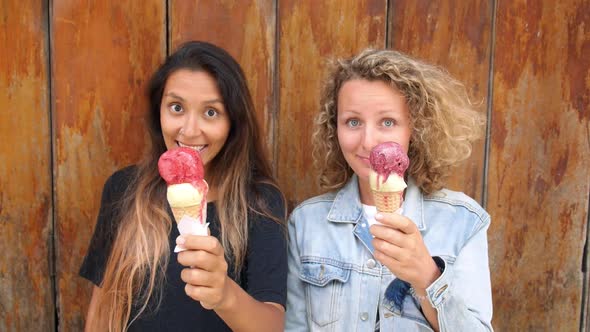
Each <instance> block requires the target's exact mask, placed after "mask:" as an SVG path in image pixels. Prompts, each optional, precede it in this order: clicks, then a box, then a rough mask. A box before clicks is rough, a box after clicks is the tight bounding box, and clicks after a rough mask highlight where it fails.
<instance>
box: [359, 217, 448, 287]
mask: <svg viewBox="0 0 590 332" xmlns="http://www.w3.org/2000/svg"><path fill="white" fill-rule="evenodd" d="M375 219H376V220H377V221H378V222H380V223H381V224H382V225H379V224H375V225H373V226H371V229H370V232H371V234H372V235H373V236H374V237H375V238H374V239H373V247H374V248H375V252H374V256H375V258H377V259H378V260H379V261H380V262H381V263H382V264H383V265H385V266H387V268H388V269H389V270H390V271H391V272H392V273H393V274H395V276H396V277H398V278H400V279H402V280H404V281H407V282H409V283H410V284H411V285H412V287H414V288H415V289H426V288H427V287H428V286H430V284H432V283H433V282H434V281H435V280H436V279H437V278H438V277H439V276H440V271H439V269H438V267H437V266H436V263H435V262H434V260H433V259H432V257H431V256H430V253H429V252H428V249H427V248H426V245H425V244H424V241H423V240H422V235H421V234H420V231H419V230H418V228H417V227H416V225H415V224H414V223H413V222H412V220H410V219H408V218H406V217H404V216H402V215H400V214H397V213H383V212H379V213H377V215H375Z"/></svg>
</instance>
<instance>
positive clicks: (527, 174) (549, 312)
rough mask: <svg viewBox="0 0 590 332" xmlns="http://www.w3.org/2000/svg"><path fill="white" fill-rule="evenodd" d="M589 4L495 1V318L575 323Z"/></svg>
mask: <svg viewBox="0 0 590 332" xmlns="http://www.w3.org/2000/svg"><path fill="white" fill-rule="evenodd" d="M588 22H590V3H589V2H588V1H586V0H567V1H559V2H555V1H550V0H543V1H502V2H499V3H498V7H497V18H496V38H495V40H496V44H495V52H494V53H495V54H494V68H495V71H494V86H493V91H494V94H493V96H494V97H493V113H492V127H491V145H490V158H489V183H488V191H489V195H488V209H489V211H490V213H491V215H492V217H493V222H492V226H491V228H490V233H489V234H490V247H491V271H492V280H493V281H494V304H495V308H494V313H495V326H496V327H497V329H498V330H500V331H577V330H578V329H579V328H580V317H581V315H580V307H581V301H582V299H581V294H582V273H581V263H582V250H583V247H584V241H585V239H586V233H585V232H586V231H587V230H586V222H587V218H588V199H589V197H588V193H589V189H590V188H589V186H590V184H589V183H588V179H589V178H590V168H589V167H588V165H589V164H590V135H589V132H588V128H589V125H590V123H589V119H590V94H589V93H588V91H589V90H590V57H589V56H588V55H589V54H590V26H589V25H588Z"/></svg>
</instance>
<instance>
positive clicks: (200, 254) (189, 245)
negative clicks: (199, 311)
mask: <svg viewBox="0 0 590 332" xmlns="http://www.w3.org/2000/svg"><path fill="white" fill-rule="evenodd" d="M176 243H177V244H179V245H182V246H183V247H184V248H186V249H187V250H185V251H182V252H180V253H178V262H179V263H180V264H181V265H183V266H186V268H185V269H183V270H182V272H181V275H180V277H181V279H182V281H184V282H186V286H185V292H186V294H187V295H188V296H190V297H191V298H193V299H194V300H195V301H199V302H200V303H201V305H202V306H203V308H205V309H223V308H224V307H228V306H229V305H230V302H231V296H230V294H231V292H230V291H228V289H229V277H228V276H227V267H228V265H227V262H226V261H225V256H224V250H223V247H222V246H221V243H219V240H217V238H215V237H213V236H199V235H181V236H179V237H178V238H177V239H176Z"/></svg>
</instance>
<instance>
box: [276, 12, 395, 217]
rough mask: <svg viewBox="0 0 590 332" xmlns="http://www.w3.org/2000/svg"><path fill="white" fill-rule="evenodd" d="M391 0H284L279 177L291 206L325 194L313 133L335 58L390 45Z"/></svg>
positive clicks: (280, 52) (280, 58) (282, 15)
mask: <svg viewBox="0 0 590 332" xmlns="http://www.w3.org/2000/svg"><path fill="white" fill-rule="evenodd" d="M386 8H387V1H386V0H362V1H361V0H341V1H340V0H339V1H336V0H330V1H314V0H297V1H295V0H284V1H280V3H279V17H280V22H279V26H280V27H279V30H280V32H279V33H280V35H279V39H280V49H279V77H280V84H279V85H280V92H279V93H280V98H279V99H280V112H279V121H278V139H277V144H276V145H277V147H276V148H277V150H278V156H277V158H278V177H279V183H280V185H281V187H282V189H283V190H284V191H285V194H286V196H287V198H288V199H289V201H290V204H291V207H293V205H294V204H295V203H298V202H301V201H302V200H303V199H305V198H308V197H310V196H313V195H316V194H318V193H319V188H318V183H317V182H318V181H317V178H316V176H315V175H316V173H315V172H314V171H313V168H312V156H311V150H312V146H311V134H312V129H313V119H314V117H315V115H316V113H317V111H318V110H319V107H320V106H319V95H320V89H321V86H322V81H323V73H325V70H324V69H325V68H326V64H327V60H328V59H329V58H342V57H349V56H351V55H353V54H356V53H358V52H360V51H361V50H362V49H364V48H366V47H369V46H373V47H384V46H385V32H386Z"/></svg>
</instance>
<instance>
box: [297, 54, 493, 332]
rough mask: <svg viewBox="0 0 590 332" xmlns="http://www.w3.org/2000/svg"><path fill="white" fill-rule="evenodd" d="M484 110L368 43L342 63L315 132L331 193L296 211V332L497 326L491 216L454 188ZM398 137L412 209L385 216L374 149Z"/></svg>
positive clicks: (420, 68) (429, 70)
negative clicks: (374, 181)
mask: <svg viewBox="0 0 590 332" xmlns="http://www.w3.org/2000/svg"><path fill="white" fill-rule="evenodd" d="M484 123H485V119H484V117H483V116H482V115H481V114H480V113H478V112H476V111H475V110H474V109H473V107H472V104H471V103H470V102H469V98H468V95H467V92H466V89H465V87H464V86H463V85H462V84H461V83H460V82H458V81H457V80H455V79H453V78H452V77H450V76H449V75H448V74H447V73H446V72H445V71H443V70H441V69H440V68H437V67H435V66H432V65H429V64H426V63H424V62H421V61H418V60H416V59H413V58H412V57H409V56H407V55H404V54H402V53H399V52H396V51H392V50H373V49H368V50H365V51H363V52H361V53H360V54H359V55H357V56H355V57H353V58H350V59H346V60H340V61H337V62H336V63H334V65H333V67H332V68H331V70H330V72H329V75H328V78H327V80H326V84H325V86H324V90H323V93H322V98H321V109H320V112H319V114H318V115H317V118H316V123H315V124H316V128H315V131H314V134H313V144H314V160H315V163H316V166H317V167H318V168H319V172H320V177H319V181H320V185H321V187H322V188H324V189H326V190H327V191H328V193H326V194H323V195H320V196H317V197H314V198H311V199H309V200H307V201H305V202H303V203H302V204H300V205H299V206H298V207H297V208H296V209H295V210H294V211H293V213H292V214H291V216H290V218H289V274H288V297H287V330H288V331H378V330H382V331H391V330H393V331H432V330H434V331H489V330H492V326H491V319H492V297H491V284H490V273H489V266H488V247H487V234H486V232H487V229H488V227H489V224H490V216H489V215H488V214H487V213H486V211H485V210H484V209H483V208H481V207H480V206H479V204H478V203H477V202H475V201H474V200H473V199H471V198H469V197H468V196H466V195H465V194H463V193H459V192H454V191H450V190H447V189H444V186H445V179H446V178H447V177H448V175H449V173H450V171H451V170H452V167H454V166H456V165H457V164H458V163H459V162H461V161H464V160H465V159H466V158H468V157H469V155H470V154H471V145H472V142H473V141H474V140H476V139H478V138H479V137H480V136H481V133H482V129H483V125H484ZM390 141H393V142H396V143H398V144H399V145H400V146H401V147H402V148H403V149H404V151H405V152H406V153H407V154H408V157H409V160H410V166H409V168H408V170H407V172H406V174H405V182H407V183H408V186H407V188H406V189H405V191H404V193H403V205H402V208H401V209H399V210H398V211H397V212H396V213H385V212H377V210H376V208H375V203H374V200H373V197H372V194H371V188H370V185H369V171H370V163H369V154H370V152H371V150H372V149H373V147H375V146H376V145H378V144H380V143H384V142H390Z"/></svg>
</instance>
